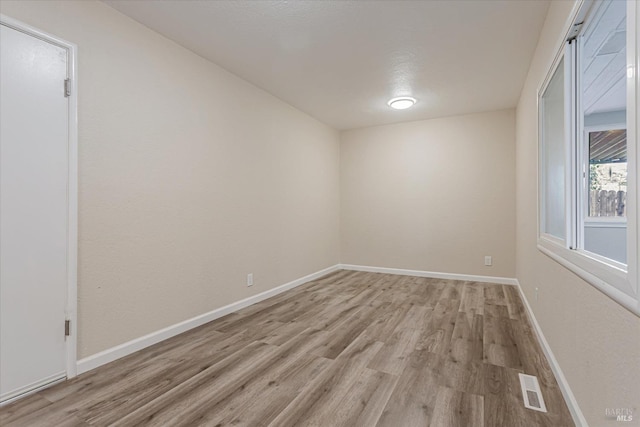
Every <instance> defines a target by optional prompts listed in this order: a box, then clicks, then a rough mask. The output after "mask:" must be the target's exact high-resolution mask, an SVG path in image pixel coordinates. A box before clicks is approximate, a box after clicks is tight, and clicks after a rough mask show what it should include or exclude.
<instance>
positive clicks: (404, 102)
mask: <svg viewBox="0 0 640 427" xmlns="http://www.w3.org/2000/svg"><path fill="white" fill-rule="evenodd" d="M415 103H416V99H415V98H411V97H410V96H401V97H399V98H393V99H390V100H389V102H387V104H388V105H389V107H391V108H394V109H396V110H406V109H407V108H410V107H413V104H415Z"/></svg>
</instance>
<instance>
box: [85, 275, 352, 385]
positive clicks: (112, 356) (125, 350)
mask: <svg viewBox="0 0 640 427" xmlns="http://www.w3.org/2000/svg"><path fill="white" fill-rule="evenodd" d="M337 270H340V265H338V264H337V265H334V266H331V267H327V268H325V269H323V270H320V271H317V272H315V273H312V274H309V275H307V276H304V277H301V278H299V279H296V280H294V281H292V282H289V283H285V284H284V285H281V286H278V287H276V288H273V289H269V290H268V291H265V292H262V293H259V294H257V295H253V296H251V297H249V298H245V299H243V300H240V301H237V302H234V303H232V304H229V305H226V306H224V307H220V308H217V309H215V310H212V311H210V312H208V313H204V314H201V315H199V316H196V317H192V318H191V319H187V320H185V321H183V322H180V323H176V324H175V325H171V326H168V327H166V328H164V329H160V330H159V331H156V332H152V333H150V334H147V335H144V336H142V337H140V338H136V339H134V340H131V341H128V342H126V343H123V344H120V345H117V346H115V347H112V348H109V349H107V350H104V351H101V352H99V353H96V354H94V355H91V356H89V357H85V358H83V359H80V360H78V362H77V373H78V375H80V374H82V373H85V372H87V371H90V370H92V369H95V368H97V367H99V366H102V365H105V364H107V363H109V362H113V361H114V360H117V359H120V358H121V357H124V356H127V355H129V354H131V353H135V352H136V351H138V350H142V349H143V348H146V347H149V346H151V345H153V344H156V343H159V342H160V341H164V340H166V339H168V338H171V337H174V336H176V335H178V334H181V333H183V332H186V331H188V330H190V329H193V328H196V327H198V326H200V325H204V324H205V323H208V322H211V321H212V320H215V319H218V318H220V317H222V316H226V315H227V314H230V313H233V312H235V311H238V310H240V309H242V308H245V307H248V306H250V305H251V304H255V303H257V302H260V301H263V300H265V299H267V298H271V297H272V296H275V295H278V294H280V293H282V292H285V291H288V290H289V289H293V288H295V287H297V286H300V285H303V284H305V283H307V282H310V281H312V280H315V279H317V278H319V277H322V276H324V275H326V274H329V273H332V272H334V271H337Z"/></svg>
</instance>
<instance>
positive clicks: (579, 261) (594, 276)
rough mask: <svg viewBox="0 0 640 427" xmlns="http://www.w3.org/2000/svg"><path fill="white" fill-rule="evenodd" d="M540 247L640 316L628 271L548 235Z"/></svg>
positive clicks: (639, 307) (544, 252)
mask: <svg viewBox="0 0 640 427" xmlns="http://www.w3.org/2000/svg"><path fill="white" fill-rule="evenodd" d="M538 250H540V252H542V253H543V254H545V255H547V256H548V257H549V258H551V259H553V260H554V261H556V262H557V263H558V264H560V265H562V266H563V267H565V268H567V269H568V270H570V271H571V272H573V273H575V274H576V275H577V276H578V277H580V278H581V279H583V280H584V281H586V282H587V283H589V284H590V285H592V286H593V287H595V288H596V289H598V290H599V291H601V292H602V293H604V294H605V295H607V296H608V297H610V298H611V299H613V300H614V301H616V302H617V303H618V304H620V305H622V306H623V307H625V308H626V309H627V310H629V311H631V312H632V313H633V314H635V315H636V316H639V317H640V301H639V300H638V297H637V294H636V292H635V290H634V285H633V284H631V283H630V281H629V279H628V275H627V272H626V271H625V270H623V269H621V268H618V267H615V266H612V265H608V264H605V263H603V262H600V261H598V260H596V259H594V258H591V257H589V256H587V255H586V254H584V253H582V252H579V251H575V250H571V249H567V248H565V247H563V246H561V245H559V244H557V243H555V242H553V241H551V240H548V239H545V238H540V239H538Z"/></svg>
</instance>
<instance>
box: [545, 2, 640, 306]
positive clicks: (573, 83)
mask: <svg viewBox="0 0 640 427" xmlns="http://www.w3.org/2000/svg"><path fill="white" fill-rule="evenodd" d="M599 4H600V2H594V1H592V0H580V1H577V2H576V3H575V4H574V8H573V10H572V13H571V14H570V17H569V19H568V20H567V22H566V23H565V28H564V29H565V31H564V32H563V33H562V35H563V37H561V38H560V39H559V40H558V41H557V43H556V54H555V56H554V57H553V59H552V60H551V61H550V62H549V64H548V66H547V67H546V69H547V70H548V71H547V74H546V75H545V77H544V79H543V80H542V82H541V83H540V85H539V86H538V91H537V114H538V127H537V131H538V135H537V141H538V143H537V148H538V168H537V173H538V180H537V182H538V191H537V194H538V212H537V214H538V221H537V226H538V230H537V247H538V250H540V251H541V252H542V253H543V254H545V255H547V256H549V257H550V258H551V259H553V260H555V261H556V262H558V263H559V264H561V265H562V266H564V267H565V268H567V269H569V270H571V271H572V272H573V273H575V274H576V275H578V276H579V277H581V278H582V279H583V280H585V281H586V282H587V283H589V284H591V285H592V286H594V287H595V288H597V289H599V290H600V291H601V292H603V293H604V294H606V295H607V296H609V297H610V298H612V299H613V300H615V301H616V302H618V303H619V304H621V305H622V306H624V307H625V308H627V309H628V310H629V311H631V312H632V313H634V314H635V315H637V316H640V298H639V291H640V289H639V288H638V268H639V265H638V264H639V263H640V261H638V253H639V252H638V241H639V240H640V239H639V236H638V229H639V226H640V213H639V212H638V188H640V173H638V166H639V165H640V147H638V140H637V135H638V132H637V127H638V124H640V108H639V107H638V100H639V96H638V90H639V88H640V79H639V76H638V74H639V73H638V71H639V70H640V55H638V52H637V46H640V32H639V31H638V28H639V26H640V25H639V22H640V8H639V7H638V5H637V4H636V2H635V1H627V2H626V6H627V61H626V62H627V117H626V126H625V128H626V129H627V153H628V156H627V158H628V160H627V170H628V179H627V207H626V209H627V218H626V223H627V265H626V268H625V265H624V264H620V263H618V262H615V261H612V260H609V259H607V258H604V257H601V256H599V255H597V254H592V253H590V252H588V251H585V250H583V249H578V243H580V244H582V242H584V239H583V238H582V237H583V232H584V230H582V233H581V232H580V230H579V228H580V227H579V226H580V225H581V224H582V225H584V223H585V219H586V218H585V215H584V212H583V206H582V204H581V203H582V201H583V200H584V197H585V194H584V192H583V189H582V186H581V177H580V175H579V174H581V170H580V169H581V167H582V160H583V159H582V157H581V155H582V152H581V150H580V149H581V145H582V144H583V142H582V140H583V139H584V132H585V131H586V127H585V126H584V125H583V118H582V117H581V111H579V107H578V106H579V105H580V103H579V99H578V97H579V96H580V93H579V91H578V88H579V87H580V86H579V84H580V82H579V79H580V73H576V72H575V68H576V65H575V64H577V63H578V61H579V59H580V58H579V57H578V56H579V55H580V51H579V49H577V48H576V44H577V43H576V42H577V38H576V36H578V37H579V36H581V35H583V34H584V31H582V29H581V28H580V25H579V24H580V23H582V22H583V21H584V20H585V18H588V13H589V12H590V10H592V8H593V7H596V6H598V5H599ZM576 23H578V25H574V24H576ZM590 24H591V23H590V22H587V23H586V25H587V27H588V26H589V25H590ZM570 40H574V42H572V43H570V42H569V41H570ZM562 58H565V63H566V62H567V60H569V62H570V63H571V65H570V67H565V72H567V69H568V68H570V71H569V72H570V73H571V75H570V76H567V75H566V74H565V96H566V94H567V93H569V94H570V98H569V100H568V102H567V99H565V103H566V104H567V105H566V107H565V147H566V150H565V153H566V155H567V157H566V158H565V188H564V191H565V200H566V202H565V220H566V223H567V226H566V229H565V239H564V240H563V239H558V238H556V237H555V236H551V235H549V234H546V233H543V232H542V230H544V229H545V228H544V222H543V221H544V220H543V218H544V212H545V211H544V210H543V209H544V207H545V206H544V200H545V194H544V190H545V186H544V164H543V159H544V158H543V157H542V155H543V154H544V153H543V145H544V142H543V141H542V137H543V135H544V133H543V132H542V131H543V123H542V114H541V99H542V95H543V94H544V92H545V90H546V88H547V86H548V84H549V82H550V81H551V78H552V77H553V75H554V73H555V71H556V68H557V66H558V64H560V62H561V60H562ZM588 128H591V126H589V127H588ZM567 132H568V133H569V135H567ZM578 132H580V133H581V134H578ZM581 238H582V239H581Z"/></svg>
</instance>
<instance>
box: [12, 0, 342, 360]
mask: <svg viewBox="0 0 640 427" xmlns="http://www.w3.org/2000/svg"><path fill="white" fill-rule="evenodd" d="M1 12H2V13H3V14H5V15H8V16H10V17H12V18H15V19H18V20H21V21H23V22H25V23H27V24H30V25H33V26H35V27H37V28H39V29H42V30H44V31H47V32H50V33H52V34H55V35H57V36H59V37H61V38H64V39H66V40H68V41H70V42H73V43H77V44H78V58H79V182H80V190H79V204H80V206H79V222H80V224H79V284H78V292H79V356H80V357H85V356H89V355H91V354H94V353H96V352H99V351H101V350H104V349H107V348H110V347H112V346H114V345H117V344H120V343H123V342H126V341H128V340H131V339H133V338H137V337H140V336H142V335H144V334H147V333H150V332H153V331H156V330H158V329H161V328H163V327H166V326H169V325H172V324H175V323H177V322H179V321H182V320H185V319H188V318H191V317H193V316H196V315H199V314H202V313H205V312H207V311H210V310H212V309H215V308H217V307H221V306H224V305H226V304H229V303H231V302H235V301H238V300H240V299H242V298H246V297H248V296H250V295H252V294H256V293H259V292H262V291H265V290H268V289H270V288H273V287H274V286H277V285H281V284H283V283H286V282H288V281H290V280H293V279H296V278H299V277H301V276H304V275H307V274H309V273H312V272H315V271H318V270H320V269H322V268H325V267H328V266H330V265H334V264H336V263H337V262H338V254H339V237H338V232H339V214H338V212H339V197H338V193H339V140H338V133H337V132H336V131H334V130H332V129H330V128H328V127H327V126H325V125H323V124H321V123H319V122H318V121H316V120H314V119H312V118H310V117H309V116H307V115H305V114H303V113H301V112H300V111H298V110H296V109H294V108H292V107H290V106H289V105H287V104H285V103H283V102H281V101H279V100H278V99H276V98H274V97H273V96H271V95H269V94H267V93H265V92H264V91H262V90H260V89H258V88H256V87H254V86H252V85H250V84H248V83H246V82H245V81H243V80H240V79H239V78H237V77H235V76H233V75H231V74H229V73H228V72H226V71H224V70H223V69H221V68H220V67H218V66H216V65H214V64H212V63H210V62H208V61H206V60H204V59H202V58H200V57H199V56H196V55H195V54H193V53H191V52H190V51H187V50H186V49H184V48H182V47H180V46H178V45H176V44H175V43H173V42H171V41H169V40H167V39H166V38H164V37H162V36H160V35H158V34H157V33H155V32H153V31H151V30H149V29H147V28H146V27H143V26H142V25H140V24H138V23H136V22H135V21H133V20H131V19H129V18H127V17H125V16H124V15H122V14H120V13H118V12H116V11H115V10H113V9H111V8H110V7H108V6H106V5H105V4H103V3H100V2H96V1H71V2H60V1H33V2H32V1H17V2H14V1H3V2H2V3H1ZM250 272H251V273H254V280H255V285H254V286H253V287H252V288H247V286H246V275H247V273H250Z"/></svg>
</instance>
